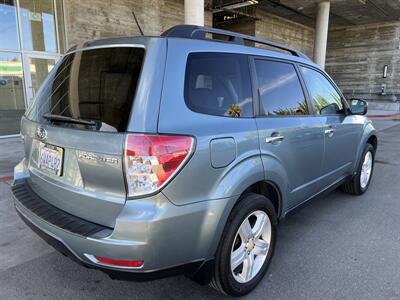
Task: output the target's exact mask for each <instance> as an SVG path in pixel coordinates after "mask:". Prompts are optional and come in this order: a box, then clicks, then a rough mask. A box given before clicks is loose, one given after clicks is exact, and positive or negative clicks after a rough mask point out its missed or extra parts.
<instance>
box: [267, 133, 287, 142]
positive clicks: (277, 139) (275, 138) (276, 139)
mask: <svg viewBox="0 0 400 300" xmlns="http://www.w3.org/2000/svg"><path fill="white" fill-rule="evenodd" d="M284 139H285V137H284V136H282V135H278V136H271V137H267V138H266V139H265V142H266V143H267V144H273V143H275V142H281V141H283V140H284Z"/></svg>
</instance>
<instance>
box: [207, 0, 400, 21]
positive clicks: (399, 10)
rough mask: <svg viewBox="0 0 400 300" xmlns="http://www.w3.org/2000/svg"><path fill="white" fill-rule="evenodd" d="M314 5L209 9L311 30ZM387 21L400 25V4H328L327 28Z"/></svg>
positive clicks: (313, 1)
mask: <svg viewBox="0 0 400 300" xmlns="http://www.w3.org/2000/svg"><path fill="white" fill-rule="evenodd" d="M318 2H320V0H257V1H254V0H253V1H252V0H247V1H237V0H236V1H235V0H214V1H213V7H212V8H213V9H214V10H216V9H217V10H218V9H221V8H222V9H224V7H228V9H226V10H225V12H226V13H228V12H231V13H232V11H236V12H241V11H243V12H245V14H249V13H248V11H250V12H251V11H255V10H258V9H262V10H263V11H266V12H269V13H272V14H275V15H278V16H281V17H284V18H286V19H290V20H292V21H295V22H298V23H301V24H304V25H308V26H314V24H315V18H316V13H317V4H318ZM235 6H236V7H235ZM232 7H233V8H232ZM219 14H221V11H220V12H219ZM390 21H400V0H331V15H330V24H331V26H341V25H358V24H369V23H377V22H390Z"/></svg>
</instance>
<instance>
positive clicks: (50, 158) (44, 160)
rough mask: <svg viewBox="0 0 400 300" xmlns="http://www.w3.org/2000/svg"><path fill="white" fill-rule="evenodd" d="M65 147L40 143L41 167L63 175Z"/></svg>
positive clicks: (39, 162)
mask: <svg viewBox="0 0 400 300" xmlns="http://www.w3.org/2000/svg"><path fill="white" fill-rule="evenodd" d="M63 156H64V149H63V148H61V147H57V146H53V145H49V144H45V143H40V145H39V160H38V164H39V168H41V169H44V170H46V171H47V172H50V173H52V174H54V175H56V176H61V174H62V166H63Z"/></svg>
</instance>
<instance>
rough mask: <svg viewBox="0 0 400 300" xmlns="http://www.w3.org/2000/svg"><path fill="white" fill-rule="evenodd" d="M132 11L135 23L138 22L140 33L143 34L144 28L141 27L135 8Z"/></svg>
mask: <svg viewBox="0 0 400 300" xmlns="http://www.w3.org/2000/svg"><path fill="white" fill-rule="evenodd" d="M131 12H132V16H133V18H134V19H135V23H136V25H137V27H138V28H139V31H140V34H141V35H142V36H143V35H144V33H143V30H142V28H141V27H140V24H139V21H138V19H137V18H136V15H135V12H134V11H133V10H132V11H131Z"/></svg>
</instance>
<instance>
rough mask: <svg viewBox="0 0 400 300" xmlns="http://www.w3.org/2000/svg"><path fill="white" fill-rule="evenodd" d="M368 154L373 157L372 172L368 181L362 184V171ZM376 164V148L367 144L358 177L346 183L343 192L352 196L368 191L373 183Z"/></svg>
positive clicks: (342, 187) (358, 169)
mask: <svg viewBox="0 0 400 300" xmlns="http://www.w3.org/2000/svg"><path fill="white" fill-rule="evenodd" d="M368 153H370V154H371V157H372V162H371V164H372V165H371V171H370V175H369V177H368V181H367V182H365V181H364V184H362V169H363V164H364V161H365V158H366V156H367V155H368ZM374 162H375V148H374V147H373V146H372V145H371V144H366V145H365V148H364V151H363V153H362V156H361V159H360V162H359V165H358V168H357V173H356V175H355V176H354V177H353V178H352V179H351V180H350V181H348V182H346V183H344V184H343V185H342V186H341V189H342V191H344V192H346V193H348V194H351V195H362V194H364V193H365V192H366V191H367V190H368V187H369V185H370V183H371V179H372V175H373V172H374V164H375V163H374Z"/></svg>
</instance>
